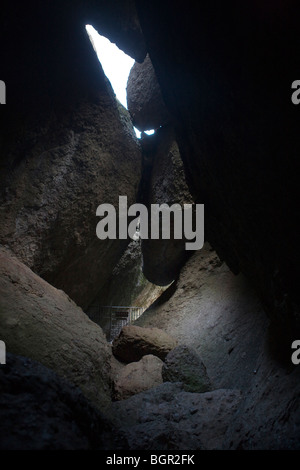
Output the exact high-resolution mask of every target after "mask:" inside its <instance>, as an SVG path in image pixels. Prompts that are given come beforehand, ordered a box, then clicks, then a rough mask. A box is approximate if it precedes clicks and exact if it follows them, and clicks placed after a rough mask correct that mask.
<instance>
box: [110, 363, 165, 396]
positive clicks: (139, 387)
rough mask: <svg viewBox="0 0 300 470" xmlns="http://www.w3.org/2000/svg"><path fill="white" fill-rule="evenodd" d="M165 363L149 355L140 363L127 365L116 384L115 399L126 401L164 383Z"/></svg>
mask: <svg viewBox="0 0 300 470" xmlns="http://www.w3.org/2000/svg"><path fill="white" fill-rule="evenodd" d="M162 366H163V361H162V360H161V359H159V358H158V357H157V356H153V355H151V354H148V355H146V356H143V357H142V359H140V360H139V361H138V362H131V363H130V364H127V365H126V366H125V367H124V368H123V369H122V370H121V372H120V374H119V376H118V377H117V379H116V380H115V383H114V399H115V400H124V399H126V398H129V397H131V396H132V395H135V394H136V393H140V392H144V391H145V390H148V389H149V388H153V387H156V386H157V385H159V384H161V383H162V381H163V380H162V373H161V371H162Z"/></svg>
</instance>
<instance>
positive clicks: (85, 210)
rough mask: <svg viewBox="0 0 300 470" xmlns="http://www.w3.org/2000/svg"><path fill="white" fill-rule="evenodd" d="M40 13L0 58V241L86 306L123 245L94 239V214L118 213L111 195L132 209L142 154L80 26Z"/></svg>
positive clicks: (18, 32) (19, 29)
mask: <svg viewBox="0 0 300 470" xmlns="http://www.w3.org/2000/svg"><path fill="white" fill-rule="evenodd" d="M47 8H48V7H47V3H46V4H45V5H43V8H38V9H37V11H36V12H34V14H33V17H32V18H30V19H28V20H29V22H28V25H27V24H26V23H25V19H24V24H23V23H22V22H21V23H20V24H18V27H17V28H16V30H15V31H14V41H12V42H11V43H9V46H8V49H9V57H8V56H7V55H8V54H4V57H3V62H4V64H3V65H4V67H3V68H4V70H5V74H8V73H9V74H12V75H9V76H8V77H6V76H4V77H3V78H5V79H7V88H8V89H9V90H10V94H9V103H8V104H7V106H6V108H5V110H3V113H2V109H1V118H2V119H3V126H2V128H1V132H2V138H1V143H0V145H1V157H2V159H3V166H2V167H1V194H0V200H1V220H2V223H1V229H0V242H1V243H2V244H4V245H7V246H9V247H10V248H11V249H12V251H13V252H14V253H15V254H16V255H17V256H18V257H19V258H20V259H21V260H22V261H23V262H24V263H25V264H26V265H27V266H29V267H30V268H31V269H32V270H33V271H34V272H36V273H37V274H39V275H40V276H42V277H43V278H44V279H46V280H47V281H49V282H50V283H51V284H53V285H55V286H56V287H58V288H61V289H63V290H64V291H65V292H67V293H68V295H70V297H71V298H72V299H73V300H75V301H76V302H77V303H78V304H79V305H80V306H82V307H83V308H86V307H87V306H88V305H89V303H90V302H91V300H92V299H93V298H94V297H95V295H96V294H97V292H98V291H99V289H100V288H101V286H102V285H104V283H105V281H106V280H107V279H108V277H109V276H110V274H111V272H112V269H113V267H114V265H115V264H116V263H117V261H118V260H119V258H120V257H121V255H122V253H123V251H124V249H125V248H126V246H127V244H128V242H129V240H123V241H120V240H104V241H102V240H99V239H98V238H97V237H96V225H97V223H98V221H99V218H97V217H96V209H97V207H98V205H99V204H102V203H110V204H113V205H114V206H115V207H118V197H119V195H126V196H127V197H128V204H129V205H130V204H132V203H134V202H135V200H136V195H137V190H138V185H139V180H140V170H141V153H140V146H139V143H138V141H137V139H136V137H135V134H134V130H133V126H132V122H131V119H130V117H129V114H128V112H127V111H126V110H125V109H124V108H123V107H122V106H121V105H118V104H117V102H116V100H115V97H114V94H113V91H112V89H111V86H110V84H109V82H108V81H107V79H106V77H105V76H104V73H103V71H102V68H101V66H100V64H99V62H98V60H97V56H96V54H95V52H94V51H93V48H92V45H91V44H90V41H89V39H88V36H87V34H86V32H85V28H84V25H82V24H81V23H80V22H79V19H78V18H76V16H75V13H74V14H73V15H70V17H68V16H67V11H64V10H62V11H60V12H59V11H57V9H56V8H55V3H54V4H53V8H50V7H49V10H47ZM21 11H22V10H21ZM47 11H48V14H49V17H47ZM20 14H21V13H20ZM24 15H25V18H27V15H28V12H24ZM35 15H36V17H37V21H36V29H35V31H34V34H33V33H32V32H31V31H28V28H29V27H30V26H31V25H32V23H34V19H35ZM12 24H14V23H13V21H12ZM2 34H3V32H2ZM7 34H8V32H7ZM23 36H24V39H23ZM6 42H7V41H6ZM37 43H38V44H39V47H37ZM19 49H20V50H19ZM29 51H30V53H29ZM22 54H23V55H22ZM12 57H14V60H15V63H13V64H11V61H12ZM13 73H14V74H13ZM20 76H21V77H22V78H21V80H19V79H17V77H20ZM2 119H1V122H2Z"/></svg>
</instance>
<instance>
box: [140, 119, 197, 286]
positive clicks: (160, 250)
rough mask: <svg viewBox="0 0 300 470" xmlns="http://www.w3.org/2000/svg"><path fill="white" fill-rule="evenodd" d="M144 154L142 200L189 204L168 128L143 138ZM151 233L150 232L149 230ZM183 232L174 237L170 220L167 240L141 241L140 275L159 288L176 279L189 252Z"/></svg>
mask: <svg viewBox="0 0 300 470" xmlns="http://www.w3.org/2000/svg"><path fill="white" fill-rule="evenodd" d="M141 142H142V148H143V154H144V168H143V179H142V184H143V186H142V187H143V191H142V192H143V200H144V203H145V204H146V205H147V207H148V210H150V207H151V204H168V205H169V207H171V206H172V205H173V204H179V205H180V207H181V208H183V204H192V203H193V199H192V197H191V194H190V192H189V188H188V185H187V181H186V178H185V173H184V168H183V163H182V160H181V156H180V152H179V148H178V145H177V142H176V138H175V134H174V130H173V128H172V127H171V126H165V127H163V128H161V129H158V130H157V132H156V133H155V135H153V136H150V137H149V136H145V138H142V141H141ZM149 225H150V227H151V221H150V223H149ZM149 230H150V228H149ZM186 242H187V240H186V239H185V233H184V230H182V237H181V238H180V239H175V237H174V220H173V216H172V217H170V239H162V237H161V232H160V238H159V239H157V240H155V239H150V238H149V239H144V240H142V252H143V272H144V275H145V276H146V278H147V279H148V280H149V281H150V282H152V283H154V284H158V285H160V286H167V285H168V284H170V283H171V282H172V281H173V280H174V279H176V277H177V276H178V275H179V272H180V269H181V268H182V266H183V265H184V263H185V262H186V260H187V258H188V256H189V255H190V253H191V252H190V251H187V250H186V246H185V244H186Z"/></svg>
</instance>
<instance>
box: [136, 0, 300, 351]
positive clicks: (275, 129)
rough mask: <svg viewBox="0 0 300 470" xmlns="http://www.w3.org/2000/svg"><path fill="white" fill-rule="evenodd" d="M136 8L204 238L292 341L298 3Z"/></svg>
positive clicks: (295, 324) (295, 321)
mask: <svg viewBox="0 0 300 470" xmlns="http://www.w3.org/2000/svg"><path fill="white" fill-rule="evenodd" d="M136 5H137V10H138V15H139V20H140V24H141V27H142V31H143V34H144V36H145V41H146V45H147V49H148V52H149V56H150V58H151V61H152V64H153V67H154V70H155V74H156V76H157V80H158V82H159V84H160V87H161V92H162V96H163V99H164V102H165V104H166V107H167V109H168V110H169V113H170V115H171V117H172V122H173V124H174V126H175V131H176V140H177V142H178V145H179V149H180V153H181V156H182V159H183V161H184V164H185V170H186V174H187V178H188V182H189V185H190V189H191V192H192V195H193V197H194V199H195V202H197V203H204V204H205V209H206V210H205V231H206V238H207V240H208V241H209V242H210V243H211V244H212V245H213V246H214V247H215V249H217V251H218V254H219V256H220V257H221V258H222V259H224V260H226V262H227V264H228V265H229V266H230V268H231V269H232V270H233V272H235V273H238V272H240V271H242V272H243V273H244V274H246V275H247V277H248V278H249V279H250V280H251V282H252V283H253V285H255V286H256V289H257V292H258V293H259V295H260V296H261V298H262V299H263V302H264V307H265V308H266V310H267V311H268V312H269V314H270V317H271V318H272V319H273V321H274V323H277V325H278V330H279V331H280V335H279V337H280V338H281V339H282V337H283V332H284V330H285V331H286V335H287V341H288V342H290V341H291V338H292V337H294V332H295V328H296V329H297V331H299V325H300V323H299V318H300V317H299V297H298V292H297V290H298V288H297V286H296V283H295V273H296V272H297V266H298V255H296V253H298V252H299V251H298V242H297V237H296V232H295V225H294V221H295V220H296V219H297V217H298V216H297V213H298V204H297V202H296V201H297V192H298V189H297V187H298V181H297V177H296V172H295V169H296V166H297V160H298V155H299V138H298V128H299V112H298V111H299V110H298V109H297V106H294V105H293V104H292V102H291V83H292V82H293V80H294V79H295V77H297V73H298V71H297V66H296V61H295V57H297V56H298V55H299V46H298V26H297V20H296V15H295V11H296V10H297V5H296V2H289V3H288V4H283V3H282V2H281V1H280V0H278V1H275V2H273V3H272V5H271V4H266V3H262V2H251V1H246V2H243V3H239V4H238V3H237V2H229V3H224V2H222V1H218V2H213V3H207V2H206V3H205V2H204V3H203V2H194V3H193V5H189V6H188V7H187V5H186V3H185V2H183V1H178V2H176V4H174V2H172V1H166V2H163V4H162V3H161V2H159V1H154V2H151V4H149V2H146V1H145V0H138V1H137V2H136ZM158 12H159V13H158ZM296 259H297V261H296ZM282 340H283V339H282Z"/></svg>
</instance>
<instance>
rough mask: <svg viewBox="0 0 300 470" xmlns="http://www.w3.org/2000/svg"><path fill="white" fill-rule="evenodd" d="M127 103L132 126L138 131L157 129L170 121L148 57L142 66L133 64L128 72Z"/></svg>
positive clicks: (136, 63)
mask: <svg viewBox="0 0 300 470" xmlns="http://www.w3.org/2000/svg"><path fill="white" fill-rule="evenodd" d="M127 103H128V110H129V112H130V114H131V117H132V121H133V124H134V125H135V127H137V128H138V129H139V130H140V131H145V130H147V129H158V128H159V127H160V126H163V125H165V124H167V123H168V122H169V121H170V117H169V115H168V111H167V109H166V107H165V104H164V102H163V99H162V95H161V91H160V88H159V84H158V83H157V79H156V76H155V72H154V69H153V66H152V63H151V60H150V57H149V56H148V55H147V57H146V59H145V60H144V62H143V63H142V64H139V63H138V62H135V64H134V66H133V67H132V69H131V71H130V74H129V77H128V83H127Z"/></svg>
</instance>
